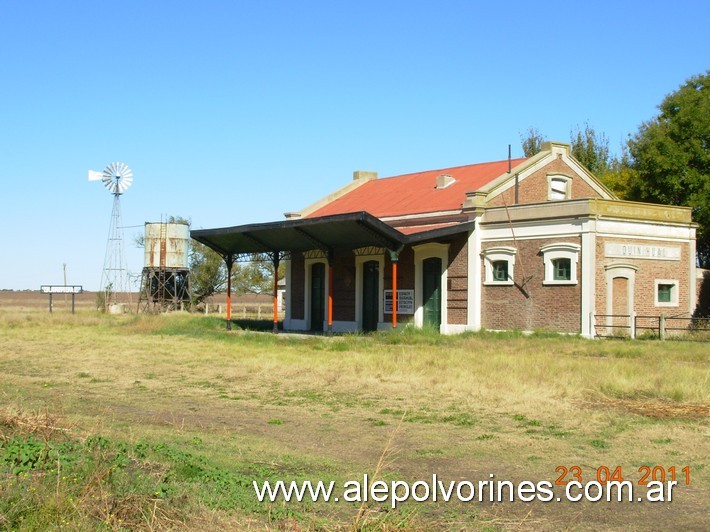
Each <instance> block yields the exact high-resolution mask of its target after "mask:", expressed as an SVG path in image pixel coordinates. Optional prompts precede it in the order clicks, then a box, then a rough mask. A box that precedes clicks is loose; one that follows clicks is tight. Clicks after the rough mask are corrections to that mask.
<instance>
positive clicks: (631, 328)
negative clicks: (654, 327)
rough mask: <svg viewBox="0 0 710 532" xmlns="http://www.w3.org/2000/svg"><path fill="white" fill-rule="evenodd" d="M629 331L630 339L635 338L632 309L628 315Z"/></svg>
mask: <svg viewBox="0 0 710 532" xmlns="http://www.w3.org/2000/svg"><path fill="white" fill-rule="evenodd" d="M629 321H630V322H631V323H629V332H630V334H631V339H632V340H635V339H636V313H635V312H634V311H631V316H629Z"/></svg>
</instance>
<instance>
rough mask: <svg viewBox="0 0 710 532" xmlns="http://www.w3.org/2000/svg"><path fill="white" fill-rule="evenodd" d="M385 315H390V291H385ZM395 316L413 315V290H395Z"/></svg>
mask: <svg viewBox="0 0 710 532" xmlns="http://www.w3.org/2000/svg"><path fill="white" fill-rule="evenodd" d="M384 292H385V305H384V307H385V314H392V290H385V291H384ZM397 314H414V290H397Z"/></svg>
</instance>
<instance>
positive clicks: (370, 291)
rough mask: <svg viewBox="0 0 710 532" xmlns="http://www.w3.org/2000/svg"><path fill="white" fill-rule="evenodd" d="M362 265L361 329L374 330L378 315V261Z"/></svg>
mask: <svg viewBox="0 0 710 532" xmlns="http://www.w3.org/2000/svg"><path fill="white" fill-rule="evenodd" d="M362 266H363V269H362V330H363V331H367V332H369V331H376V330H377V320H378V319H379V315H380V305H379V303H380V263H379V262H378V261H376V260H370V261H367V262H366V263H364V264H363V265H362Z"/></svg>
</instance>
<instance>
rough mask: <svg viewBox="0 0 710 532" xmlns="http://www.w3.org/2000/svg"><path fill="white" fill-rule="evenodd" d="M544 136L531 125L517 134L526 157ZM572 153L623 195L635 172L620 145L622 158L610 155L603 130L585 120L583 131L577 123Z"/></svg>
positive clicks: (535, 151) (534, 149)
mask: <svg viewBox="0 0 710 532" xmlns="http://www.w3.org/2000/svg"><path fill="white" fill-rule="evenodd" d="M544 139H545V137H544V136H543V135H542V133H540V131H539V130H538V129H537V128H534V127H531V128H529V129H528V131H527V132H526V133H525V134H521V135H520V141H521V143H522V148H523V153H524V154H525V157H532V156H533V155H535V154H537V153H539V152H540V151H541V150H542V144H543V142H544V141H545V140H544ZM570 151H571V153H572V155H573V156H574V157H575V158H576V159H577V160H578V161H579V162H581V163H582V164H583V165H584V166H585V167H586V168H587V169H588V170H589V171H590V172H592V173H593V174H594V175H595V176H596V177H597V178H598V179H599V180H600V181H601V182H602V183H604V185H606V186H607V187H608V188H609V189H610V190H611V191H612V192H614V194H616V195H617V196H619V197H620V198H622V199H624V198H626V195H627V192H628V188H629V181H630V180H631V178H632V175H633V173H634V170H633V168H632V167H631V162H630V157H629V152H628V149H627V147H626V146H625V145H622V147H621V157H616V156H611V155H610V152H609V141H608V139H607V138H606V135H604V133H599V134H597V132H596V131H595V130H594V128H592V127H591V126H590V125H589V123H588V122H586V123H585V124H584V130H581V129H580V128H579V126H577V127H576V128H575V129H574V130H572V131H571V132H570Z"/></svg>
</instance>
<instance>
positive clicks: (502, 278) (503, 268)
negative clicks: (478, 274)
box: [481, 246, 517, 285]
mask: <svg viewBox="0 0 710 532" xmlns="http://www.w3.org/2000/svg"><path fill="white" fill-rule="evenodd" d="M516 253H517V251H516V249H515V248H513V247H508V246H499V247H494V248H488V249H485V250H483V252H482V253H481V255H483V261H484V266H485V280H484V282H483V284H485V285H512V284H513V279H514V277H513V274H514V271H513V270H514V268H515V254H516Z"/></svg>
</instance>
